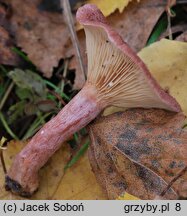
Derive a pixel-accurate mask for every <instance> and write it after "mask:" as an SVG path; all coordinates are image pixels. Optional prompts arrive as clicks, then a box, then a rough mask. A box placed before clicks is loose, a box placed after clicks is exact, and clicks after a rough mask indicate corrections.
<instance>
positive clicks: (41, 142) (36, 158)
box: [5, 4, 181, 196]
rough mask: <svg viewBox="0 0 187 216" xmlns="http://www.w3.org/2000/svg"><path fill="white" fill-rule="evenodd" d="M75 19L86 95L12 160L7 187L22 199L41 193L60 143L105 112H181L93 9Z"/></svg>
mask: <svg viewBox="0 0 187 216" xmlns="http://www.w3.org/2000/svg"><path fill="white" fill-rule="evenodd" d="M77 20H78V21H79V22H80V23H81V24H82V25H83V26H84V29H85V33H86V47H87V55H88V78H87V81H86V83H85V85H84V87H83V88H82V90H81V91H80V92H79V93H78V94H77V95H76V96H75V97H74V98H73V99H72V100H71V101H70V102H69V103H68V104H67V105H66V106H65V107H64V108H63V109H62V110H61V111H60V112H59V113H58V115H56V117H54V118H53V119H51V120H50V121H49V122H48V123H46V124H45V125H44V127H42V128H41V129H40V130H39V131H38V132H37V133H36V135H35V136H34V137H33V138H32V139H31V140H30V142H29V143H28V144H27V146H26V147H25V148H24V149H23V150H22V151H21V152H20V153H19V154H17V155H16V157H15V158H14V161H13V164H12V166H11V168H10V170H9V171H8V173H7V175H6V183H5V186H6V189H9V190H12V191H13V192H15V193H18V194H20V195H22V196H30V195H32V194H33V193H34V192H35V191H36V190H37V188H38V185H39V183H38V171H39V169H40V168H41V167H42V166H44V164H45V163H46V162H47V161H48V159H49V158H50V157H51V156H52V155H53V154H54V152H56V151H57V150H58V149H59V148H60V147H61V145H62V143H63V142H64V141H66V140H67V139H68V138H69V137H70V136H71V135H72V134H73V133H75V132H76V131H78V130H79V129H81V128H83V127H85V126H86V125H87V124H88V123H89V122H91V121H92V120H93V119H94V118H96V117H97V116H98V115H99V113H101V111H103V110H104V109H105V108H106V107H108V106H118V107H125V108H129V107H144V108H161V109H166V110H170V111H174V112H179V111H180V110H181V108H180V106H179V104H178V103H177V102H176V100H175V99H174V98H173V97H171V96H170V95H168V94H167V93H166V92H165V91H164V90H163V89H161V87H160V86H159V84H158V83H157V82H156V81H155V80H154V78H153V77H152V76H151V74H150V72H149V71H148V69H147V67H146V66H145V64H144V63H143V62H142V61H141V59H140V58H139V57H138V56H137V55H136V54H135V53H134V52H133V51H132V49H131V48H130V47H129V46H128V45H127V44H126V43H125V42H124V41H123V39H122V38H121V37H120V36H119V34H118V33H116V31H114V30H113V29H112V28H111V27H110V26H109V25H108V23H107V21H106V19H105V17H104V16H103V14H102V13H101V11H100V10H99V9H98V8H97V7H96V6H95V5H91V4H87V5H84V6H83V7H81V8H79V9H78V11H77Z"/></svg>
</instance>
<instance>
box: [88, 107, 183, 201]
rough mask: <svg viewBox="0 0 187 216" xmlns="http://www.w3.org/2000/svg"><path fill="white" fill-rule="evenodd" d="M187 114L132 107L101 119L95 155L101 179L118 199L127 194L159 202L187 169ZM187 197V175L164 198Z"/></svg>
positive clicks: (93, 130)
mask: <svg viewBox="0 0 187 216" xmlns="http://www.w3.org/2000/svg"><path fill="white" fill-rule="evenodd" d="M184 119H185V116H184V115H183V114H182V113H178V114H175V113H172V112H168V111H164V110H158V109H149V110H144V109H132V110H127V111H126V112H121V113H115V114H113V115H110V116H107V117H102V118H100V119H98V120H96V121H95V122H94V123H93V124H92V125H91V126H90V136H91V140H92V144H91V148H90V151H89V154H90V162H91V165H92V167H93V170H94V172H95V175H96V177H97V179H98V181H99V182H100V184H101V185H102V187H103V188H104V189H105V191H106V192H107V193H108V196H109V198H110V199H114V198H116V197H117V196H119V195H120V194H122V193H124V191H127V192H128V193H130V194H132V195H134V196H136V197H139V198H140V199H154V198H156V197H158V196H159V195H160V194H161V192H162V191H163V190H164V189H165V188H166V186H167V184H168V183H169V182H170V181H171V180H172V178H173V177H174V176H175V175H176V174H177V173H178V172H179V171H180V170H181V169H183V168H184V167H185V166H186V165H187V132H186V131H185V130H183V129H182V126H183V122H184ZM178 196H182V197H186V196H187V173H186V174H185V175H183V176H182V177H181V178H180V179H178V180H177V181H176V182H175V183H174V184H173V187H172V188H171V189H170V190H169V191H168V192H167V193H166V194H165V196H164V199H176V198H177V197H178Z"/></svg>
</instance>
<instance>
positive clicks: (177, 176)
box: [160, 166, 187, 196]
mask: <svg viewBox="0 0 187 216" xmlns="http://www.w3.org/2000/svg"><path fill="white" fill-rule="evenodd" d="M186 171H187V166H185V167H184V168H183V169H182V170H181V171H180V172H179V173H178V174H177V175H176V176H175V177H174V178H173V179H172V180H171V181H170V183H169V184H168V185H167V187H166V188H165V189H164V190H163V191H162V193H161V194H160V196H164V195H165V194H166V192H167V191H168V190H169V189H170V188H171V187H172V185H173V184H174V183H175V182H176V181H177V180H178V179H179V178H180V177H181V176H182V175H184V173H185V172H186Z"/></svg>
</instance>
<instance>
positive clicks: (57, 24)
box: [7, 0, 70, 77]
mask: <svg viewBox="0 0 187 216" xmlns="http://www.w3.org/2000/svg"><path fill="white" fill-rule="evenodd" d="M7 2H8V3H9V4H10V6H11V7H12V11H13V13H12V17H11V19H10V22H11V29H12V31H13V32H14V35H15V39H16V42H17V45H18V46H19V47H21V48H22V50H23V51H24V52H26V53H27V54H28V57H29V59H30V60H31V61H32V62H33V63H34V64H35V65H36V66H37V67H38V69H39V70H41V71H42V72H43V74H44V75H45V76H46V77H50V76H51V75H52V71H53V68H54V67H56V66H58V62H59V60H60V59H62V58H64V57H66V56H65V53H66V45H67V43H69V42H70V41H69V39H68V38H69V31H68V29H67V27H66V24H65V23H64V20H63V18H62V14H61V13H56V12H54V13H50V12H46V11H43V10H41V9H40V7H39V4H40V3H41V0H33V1H30V0H26V1H24V3H23V1H22V0H8V1H7Z"/></svg>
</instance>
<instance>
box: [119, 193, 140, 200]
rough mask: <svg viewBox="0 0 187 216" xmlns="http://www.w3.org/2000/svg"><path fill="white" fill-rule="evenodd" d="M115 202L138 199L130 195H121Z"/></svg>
mask: <svg viewBox="0 0 187 216" xmlns="http://www.w3.org/2000/svg"><path fill="white" fill-rule="evenodd" d="M117 200H139V199H138V198H137V197H135V196H133V195H131V194H128V193H124V194H123V195H121V196H119V197H118V198H117Z"/></svg>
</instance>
